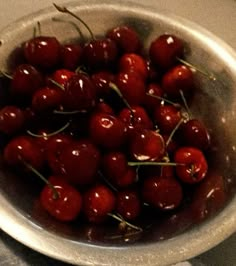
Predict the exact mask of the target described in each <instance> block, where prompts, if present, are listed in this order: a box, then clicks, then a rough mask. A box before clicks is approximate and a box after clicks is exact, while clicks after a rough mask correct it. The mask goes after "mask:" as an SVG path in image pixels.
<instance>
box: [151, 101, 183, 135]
mask: <svg viewBox="0 0 236 266" xmlns="http://www.w3.org/2000/svg"><path fill="white" fill-rule="evenodd" d="M153 116H154V120H155V121H156V123H157V126H158V128H159V129H160V131H161V133H162V134H170V133H171V132H172V131H173V130H174V129H175V127H176V126H177V125H178V124H179V123H180V121H181V119H182V115H181V112H180V109H179V108H177V107H175V106H173V105H160V106H158V107H157V108H156V109H155V111H154V114H153Z"/></svg>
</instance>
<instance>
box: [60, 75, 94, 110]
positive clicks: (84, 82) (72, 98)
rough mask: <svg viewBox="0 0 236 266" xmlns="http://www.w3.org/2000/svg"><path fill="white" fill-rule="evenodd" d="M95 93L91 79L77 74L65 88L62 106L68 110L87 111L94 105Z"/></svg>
mask: <svg viewBox="0 0 236 266" xmlns="http://www.w3.org/2000/svg"><path fill="white" fill-rule="evenodd" d="M95 101H96V91H95V87H94V85H93V82H92V81H91V79H90V78H89V77H88V76H87V75H85V74H81V73H78V74H76V75H73V76H72V77H71V78H70V79H69V80H68V82H67V83H66V86H65V91H64V101H63V105H64V107H65V108H66V109H68V110H84V109H85V110H87V109H91V108H92V107H93V106H94V105H95Z"/></svg>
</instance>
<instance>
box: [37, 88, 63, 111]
mask: <svg viewBox="0 0 236 266" xmlns="http://www.w3.org/2000/svg"><path fill="white" fill-rule="evenodd" d="M62 99H63V91H62V90H61V89H52V88H49V87H43V88H41V89H39V90H37V91H36V92H35V93H34V94H33V97H32V108H33V110H34V111H36V112H43V111H52V110H53V109H56V108H58V107H59V105H60V104H61V103H62Z"/></svg>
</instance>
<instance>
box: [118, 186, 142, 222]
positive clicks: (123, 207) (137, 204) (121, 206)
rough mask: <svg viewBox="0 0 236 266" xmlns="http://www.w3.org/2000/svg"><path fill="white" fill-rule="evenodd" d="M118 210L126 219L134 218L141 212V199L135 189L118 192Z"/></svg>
mask: <svg viewBox="0 0 236 266" xmlns="http://www.w3.org/2000/svg"><path fill="white" fill-rule="evenodd" d="M116 201H117V203H116V210H117V212H118V213H119V214H120V215H121V216H122V217H123V218H124V219H125V220H134V219H136V218H137V217H138V216H139V215H140V213H141V200H140V197H139V195H138V193H137V192H136V191H135V190H131V189H129V190H123V191H119V192H118V193H117V199H116Z"/></svg>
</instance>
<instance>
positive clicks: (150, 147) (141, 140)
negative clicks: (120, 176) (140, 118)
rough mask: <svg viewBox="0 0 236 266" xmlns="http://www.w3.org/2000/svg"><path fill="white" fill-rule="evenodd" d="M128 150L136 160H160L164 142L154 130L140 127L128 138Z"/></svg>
mask: <svg viewBox="0 0 236 266" xmlns="http://www.w3.org/2000/svg"><path fill="white" fill-rule="evenodd" d="M129 150H130V154H131V156H132V158H133V159H135V160H137V161H160V160H161V159H162V158H163V156H164V154H165V142H164V139H163V137H162V136H161V135H160V134H159V133H157V132H156V131H153V130H149V129H140V130H137V131H136V132H134V134H133V137H132V138H131V139H130V146H129Z"/></svg>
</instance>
